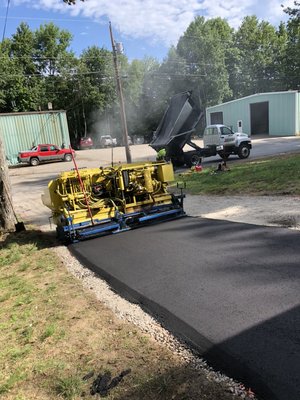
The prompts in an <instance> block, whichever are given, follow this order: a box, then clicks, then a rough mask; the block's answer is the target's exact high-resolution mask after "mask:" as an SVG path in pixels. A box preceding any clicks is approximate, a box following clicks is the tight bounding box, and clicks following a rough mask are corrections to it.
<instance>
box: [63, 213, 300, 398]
mask: <svg viewBox="0 0 300 400" xmlns="http://www.w3.org/2000/svg"><path fill="white" fill-rule="evenodd" d="M299 243H300V233H299V232H298V231H293V230H289V229H285V228H277V227H264V226H258V225H250V224H242V223H235V222H228V221H220V220H212V219H205V218H192V217H186V218H181V219H178V220H174V221H169V222H164V223H161V224H156V225H151V226H147V227H143V228H139V229H135V230H131V231H127V232H123V233H119V234H113V235H108V236H104V237H101V238H96V239H91V240H87V241H84V242H80V243H76V244H73V245H71V246H70V250H71V251H72V252H73V253H74V254H75V255H76V256H77V258H79V259H80V260H81V262H82V263H83V264H84V265H86V266H87V267H89V268H90V269H92V270H93V271H95V272H96V273H97V274H99V276H101V277H102V278H104V279H105V280H106V281H107V282H108V283H109V284H110V285H111V287H112V288H114V290H116V291H117V292H118V293H119V294H121V295H122V296H124V297H126V298H127V299H129V300H130V301H133V302H136V303H139V304H140V305H141V306H142V307H143V308H144V309H145V310H146V311H148V312H149V313H151V314H152V315H154V316H155V317H156V318H157V319H158V320H159V321H160V322H161V323H162V324H163V325H164V326H165V327H166V328H168V329H169V330H171V331H172V332H173V333H174V334H175V335H176V336H178V337H180V338H181V339H182V340H184V341H186V342H188V343H189V344H190V345H192V346H193V347H194V348H195V349H196V350H197V351H198V352H199V354H200V355H201V356H203V357H204V358H205V359H206V360H207V361H208V362H209V363H210V364H211V365H212V366H213V367H214V368H217V369H219V370H221V371H223V372H225V373H226V374H228V375H229V376H231V377H233V378H235V379H238V380H240V381H242V382H243V383H245V384H246V385H248V386H249V387H251V388H252V389H253V390H254V391H255V392H256V393H257V394H258V396H261V397H262V398H263V399H265V400H269V399H270V400H271V399H272V400H275V399H278V400H299V399H300V246H299Z"/></svg>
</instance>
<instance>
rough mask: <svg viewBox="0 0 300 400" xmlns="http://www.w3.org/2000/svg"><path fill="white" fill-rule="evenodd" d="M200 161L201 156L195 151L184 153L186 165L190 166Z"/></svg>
mask: <svg viewBox="0 0 300 400" xmlns="http://www.w3.org/2000/svg"><path fill="white" fill-rule="evenodd" d="M201 162H202V157H201V155H200V154H198V153H197V152H195V153H188V154H186V155H185V164H186V166H187V167H189V168H191V167H193V166H195V165H199V164H201Z"/></svg>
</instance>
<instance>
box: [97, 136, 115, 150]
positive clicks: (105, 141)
mask: <svg viewBox="0 0 300 400" xmlns="http://www.w3.org/2000/svg"><path fill="white" fill-rule="evenodd" d="M116 145H117V139H115V138H112V137H111V136H110V135H102V136H100V140H99V146H100V147H115V146H116Z"/></svg>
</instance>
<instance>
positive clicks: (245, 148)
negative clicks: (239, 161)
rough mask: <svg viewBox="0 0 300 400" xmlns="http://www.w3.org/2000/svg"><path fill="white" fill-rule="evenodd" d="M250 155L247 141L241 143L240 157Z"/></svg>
mask: <svg viewBox="0 0 300 400" xmlns="http://www.w3.org/2000/svg"><path fill="white" fill-rule="evenodd" d="M249 155H250V148H249V146H248V145H247V144H246V143H244V144H243V143H242V144H240V147H239V149H238V156H239V157H240V158H248V157H249Z"/></svg>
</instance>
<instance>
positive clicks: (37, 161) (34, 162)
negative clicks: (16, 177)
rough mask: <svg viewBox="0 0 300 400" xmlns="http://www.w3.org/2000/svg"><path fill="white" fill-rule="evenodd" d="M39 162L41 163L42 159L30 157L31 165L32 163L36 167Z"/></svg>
mask: <svg viewBox="0 0 300 400" xmlns="http://www.w3.org/2000/svg"><path fill="white" fill-rule="evenodd" d="M39 163H40V160H39V159H38V158H36V157H32V158H31V159H30V165H32V166H33V167H36V166H37V165H39Z"/></svg>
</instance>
